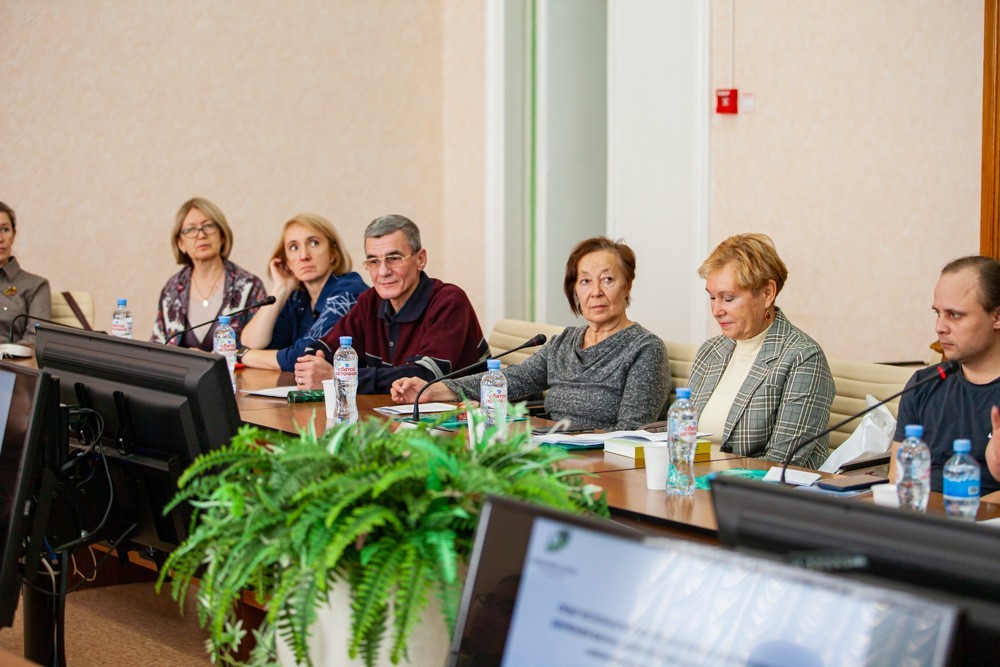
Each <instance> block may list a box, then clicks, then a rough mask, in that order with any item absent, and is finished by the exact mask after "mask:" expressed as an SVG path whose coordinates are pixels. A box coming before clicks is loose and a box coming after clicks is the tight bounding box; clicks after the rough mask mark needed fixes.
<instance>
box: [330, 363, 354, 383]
mask: <svg viewBox="0 0 1000 667" xmlns="http://www.w3.org/2000/svg"><path fill="white" fill-rule="evenodd" d="M333 375H334V377H336V378H337V379H338V380H357V379H358V366H357V364H355V363H353V362H351V361H338V362H336V364H335V365H334V367H333Z"/></svg>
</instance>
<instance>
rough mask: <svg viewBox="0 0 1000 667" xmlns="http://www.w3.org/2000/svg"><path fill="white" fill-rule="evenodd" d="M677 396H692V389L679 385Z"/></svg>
mask: <svg viewBox="0 0 1000 667" xmlns="http://www.w3.org/2000/svg"><path fill="white" fill-rule="evenodd" d="M677 398H691V390H690V389H688V388H687V387H677Z"/></svg>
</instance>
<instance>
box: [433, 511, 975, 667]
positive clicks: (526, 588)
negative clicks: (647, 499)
mask: <svg viewBox="0 0 1000 667" xmlns="http://www.w3.org/2000/svg"><path fill="white" fill-rule="evenodd" d="M956 616H957V612H956V610H955V607H954V606H953V605H951V604H946V603H940V602H936V601H931V600H927V599H926V598H924V597H921V596H917V595H913V594H910V593H905V592H899V591H894V590H891V589H887V588H885V587H883V586H879V585H871V584H863V583H859V582H856V581H852V580H845V579H842V578H838V577H834V576H830V575H827V574H821V573H816V572H810V571H807V570H804V569H802V568H796V567H792V566H789V565H785V564H782V563H777V562H775V561H773V560H769V559H763V558H754V557H748V556H745V555H742V554H735V553H732V552H730V551H727V550H724V549H719V548H717V547H712V546H706V545H704V544H700V543H695V542H690V541H687V540H678V539H667V538H658V537H652V536H645V535H642V534H640V533H637V532H635V531H630V530H628V529H625V528H623V527H622V526H619V525H616V524H615V523H613V522H611V521H594V520H586V519H581V518H580V517H576V516H571V515H566V514H562V513H557V512H553V511H551V510H546V509H543V508H539V507H537V506H534V505H528V504H525V503H520V502H515V501H511V500H505V499H497V498H490V499H489V500H488V501H487V503H486V504H485V506H484V509H483V513H482V516H481V518H480V522H479V527H478V529H477V532H476V541H475V546H474V549H473V554H472V557H471V560H470V565H469V572H468V576H467V578H466V583H465V589H464V590H463V594H462V601H461V607H460V611H459V615H458V620H457V623H456V627H455V632H454V639H453V643H452V649H451V654H450V656H449V663H448V664H450V665H455V666H456V667H458V666H463V665H469V666H472V665H475V666H476V667H486V666H488V665H501V666H503V667H507V666H520V665H529V664H530V665H548V666H550V667H570V666H572V667H576V666H578V665H592V666H594V667H600V666H603V665H607V666H608V667H610V666H612V665H644V666H649V667H657V666H660V665H664V666H666V665H677V664H684V665H706V666H707V665H712V666H714V665H769V666H771V667H787V666H791V665H795V666H796V667H803V666H809V665H819V664H823V665H827V666H830V667H832V666H847V665H850V666H851V667H853V666H855V665H884V664H909V665H925V666H927V667H931V666H943V665H945V664H947V662H948V659H949V653H950V649H951V640H952V637H953V635H954V630H955V623H956Z"/></svg>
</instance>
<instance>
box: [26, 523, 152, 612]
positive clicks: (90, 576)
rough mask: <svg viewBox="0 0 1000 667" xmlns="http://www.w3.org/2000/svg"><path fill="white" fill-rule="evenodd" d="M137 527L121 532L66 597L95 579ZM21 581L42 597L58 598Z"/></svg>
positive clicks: (132, 526) (69, 590) (136, 524)
mask: <svg viewBox="0 0 1000 667" xmlns="http://www.w3.org/2000/svg"><path fill="white" fill-rule="evenodd" d="M138 527H139V524H138V523H132V524H130V525H129V526H128V528H126V529H125V532H123V533H122V534H121V535H119V536H118V537H117V538H115V540H114V541H113V542H111V543H110V546H111V548H110V549H108V552H107V553H106V554H104V555H103V556H102V557H101V559H100V560H99V561H97V563H96V564H95V565H94V567H93V569H91V570H90V572H89V573H88V574H87V575H85V576H84V578H83V579H81V580H80V581H78V582H77V583H75V584H73V587H72V588H70V589H68V590H67V591H66V594H67V595H68V594H70V593H72V592H73V591H75V590H76V589H78V588H79V587H80V586H82V585H83V584H85V583H87V582H88V581H93V580H94V577H96V575H97V571H98V570H99V569H100V568H101V565H103V564H104V561H106V560H107V559H108V558H109V557H110V556H111V555H112V554H114V552H115V549H117V548H118V545H120V544H121V543H122V542H124V541H125V538H126V537H128V536H129V534H130V533H131V532H132V531H133V530H135V529H136V528H138ZM43 560H44V559H43ZM50 567H51V566H50ZM22 581H23V583H24V585H25V586H30V587H31V588H33V589H35V590H36V591H38V592H39V593H42V594H44V595H48V596H51V597H57V596H58V594H57V593H53V592H52V591H47V590H45V589H44V588H40V587H38V586H37V585H35V584H33V583H29V582H28V581H26V580H23V579H22ZM53 588H54V586H53Z"/></svg>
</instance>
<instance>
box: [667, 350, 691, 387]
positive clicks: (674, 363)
mask: <svg viewBox="0 0 1000 667" xmlns="http://www.w3.org/2000/svg"><path fill="white" fill-rule="evenodd" d="M664 342H665V343H666V344H667V357H668V358H669V359H670V377H671V379H672V380H673V385H674V386H673V388H674V389H676V388H677V387H686V386H688V383H690V382H691V367H692V366H693V365H694V355H695V354H697V352H698V346H697V345H691V344H690V343H678V342H677V341H673V340H668V341H664Z"/></svg>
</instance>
